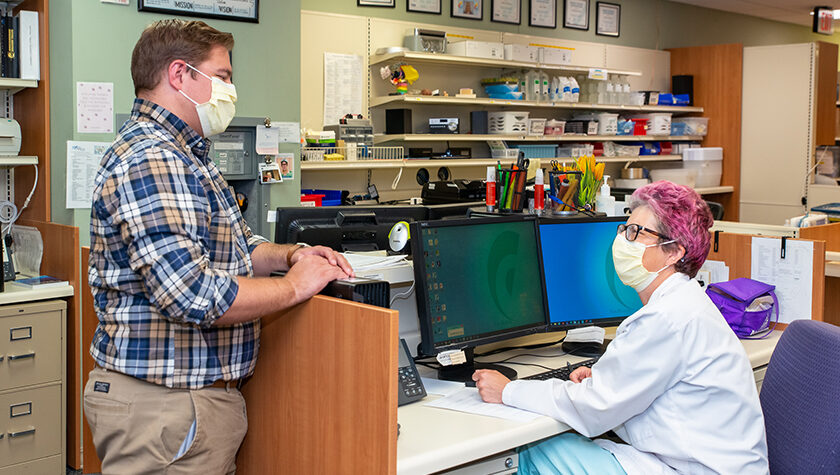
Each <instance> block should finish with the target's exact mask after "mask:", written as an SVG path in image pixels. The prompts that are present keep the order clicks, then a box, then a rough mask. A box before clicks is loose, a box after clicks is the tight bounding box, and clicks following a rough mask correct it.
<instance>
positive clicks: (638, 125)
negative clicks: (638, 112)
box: [630, 117, 648, 135]
mask: <svg viewBox="0 0 840 475" xmlns="http://www.w3.org/2000/svg"><path fill="white" fill-rule="evenodd" d="M630 120H632V121H633V135H647V128H648V120H647V119H646V118H644V117H634V118H632V119H630Z"/></svg>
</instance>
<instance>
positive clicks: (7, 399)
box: [0, 384, 62, 465]
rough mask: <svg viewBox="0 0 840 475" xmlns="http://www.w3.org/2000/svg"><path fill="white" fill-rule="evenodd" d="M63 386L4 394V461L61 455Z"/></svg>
mask: <svg viewBox="0 0 840 475" xmlns="http://www.w3.org/2000/svg"><path fill="white" fill-rule="evenodd" d="M61 417H62V415H61V385H60V384H56V385H53V386H46V387H43V388H38V389H24V390H20V391H15V392H7V393H4V394H0V435H2V436H3V438H2V439H0V460H2V463H3V465H7V464H9V465H12V464H16V463H21V462H26V461H28V460H33V459H38V458H42V457H47V456H50V455H55V454H61V432H62V424H61Z"/></svg>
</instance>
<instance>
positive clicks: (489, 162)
mask: <svg viewBox="0 0 840 475" xmlns="http://www.w3.org/2000/svg"><path fill="white" fill-rule="evenodd" d="M541 160H545V161H546V163H544V164H542V165H546V164H547V162H548V160H551V159H550V158H544V159H541ZM556 160H557V161H560V162H562V161H564V160H565V161H567V162H568V163H569V164H571V162H572V159H571V158H557V159H556ZM595 160H596V161H598V162H606V163H624V162H670V161H679V160H682V156H681V155H643V156H638V157H596V158H595ZM498 162H501V163H503V164H510V163H513V160H512V159H497V158H467V159H439V160H425V159H410V158H409V159H404V160H354V161H347V160H334V161H330V160H326V161H302V162H300V169H301V170H306V171H336V170H376V169H386V168H422V167H429V168H434V167H481V166H484V167H488V166H493V165H496V163H498Z"/></svg>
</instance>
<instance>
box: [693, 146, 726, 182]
mask: <svg viewBox="0 0 840 475" xmlns="http://www.w3.org/2000/svg"><path fill="white" fill-rule="evenodd" d="M683 168H685V169H687V170H694V171H695V172H696V173H697V178H696V180H695V186H697V187H699V188H707V187H712V186H720V177H721V175H723V148H720V147H706V148H689V149H687V150H685V151H684V152H683Z"/></svg>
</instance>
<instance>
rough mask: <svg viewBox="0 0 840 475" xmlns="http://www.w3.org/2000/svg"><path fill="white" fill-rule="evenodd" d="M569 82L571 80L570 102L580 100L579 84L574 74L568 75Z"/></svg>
mask: <svg viewBox="0 0 840 475" xmlns="http://www.w3.org/2000/svg"><path fill="white" fill-rule="evenodd" d="M569 82H571V86H572V102H580V84H578V82H577V79H575V78H574V76H570V77H569Z"/></svg>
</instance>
